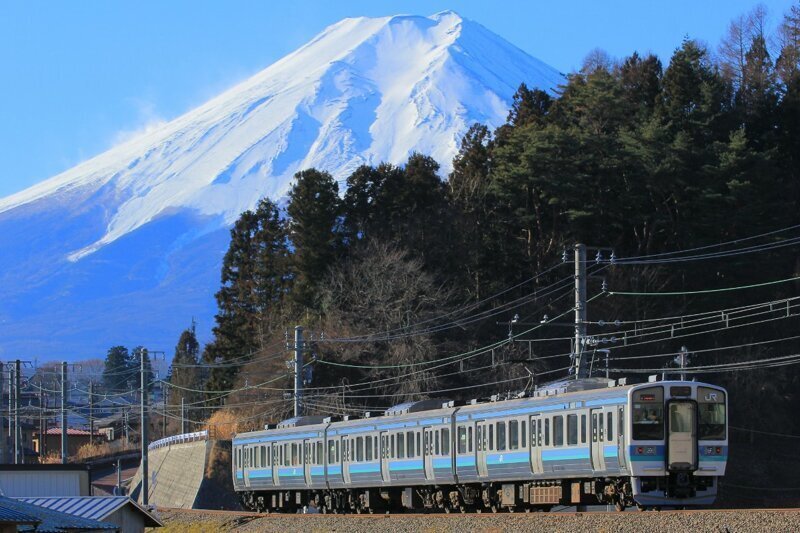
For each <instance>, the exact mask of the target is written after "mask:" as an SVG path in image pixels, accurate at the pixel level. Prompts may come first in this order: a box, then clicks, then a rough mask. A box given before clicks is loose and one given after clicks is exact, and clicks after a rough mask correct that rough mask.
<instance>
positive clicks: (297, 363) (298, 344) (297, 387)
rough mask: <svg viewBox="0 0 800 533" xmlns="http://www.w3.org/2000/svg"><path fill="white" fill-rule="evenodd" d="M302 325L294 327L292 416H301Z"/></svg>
mask: <svg viewBox="0 0 800 533" xmlns="http://www.w3.org/2000/svg"><path fill="white" fill-rule="evenodd" d="M302 397H303V326H295V327H294V416H302V414H303V407H302V404H301V401H302Z"/></svg>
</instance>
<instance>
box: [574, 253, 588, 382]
mask: <svg viewBox="0 0 800 533" xmlns="http://www.w3.org/2000/svg"><path fill="white" fill-rule="evenodd" d="M585 340H586V245H584V244H576V245H575V346H574V349H573V357H574V361H573V362H574V365H575V378H576V379H583V378H586V377H589V376H588V372H587V371H586V358H585V357H584V356H583V355H584V351H585V350H584V348H585V346H584V342H585Z"/></svg>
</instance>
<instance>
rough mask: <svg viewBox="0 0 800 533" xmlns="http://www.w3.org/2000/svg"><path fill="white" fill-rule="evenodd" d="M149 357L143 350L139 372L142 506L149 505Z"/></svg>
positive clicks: (140, 354) (140, 356)
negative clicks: (147, 372)
mask: <svg viewBox="0 0 800 533" xmlns="http://www.w3.org/2000/svg"><path fill="white" fill-rule="evenodd" d="M146 356H147V353H146V352H145V351H144V350H142V351H141V353H139V363H140V365H139V366H140V368H139V371H140V373H141V377H140V380H141V381H140V382H139V384H140V385H141V389H140V405H139V408H140V409H141V411H142V412H141V415H142V416H141V421H140V422H139V423H140V426H139V435H140V440H141V443H140V444H141V447H142V505H144V506H147V504H148V490H149V489H148V487H147V482H148V481H149V480H148V477H149V476H150V473H149V472H148V469H147V413H146V412H145V406H146V404H147V376H146V375H145V366H144V359H145V357H146Z"/></svg>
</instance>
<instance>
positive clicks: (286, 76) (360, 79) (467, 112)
mask: <svg viewBox="0 0 800 533" xmlns="http://www.w3.org/2000/svg"><path fill="white" fill-rule="evenodd" d="M561 81H563V76H562V75H561V74H560V73H558V72H557V71H556V70H555V69H552V68H551V67H548V66H547V65H545V64H544V63H542V62H541V61H539V60H537V59H535V58H533V57H531V56H529V55H527V54H526V53H524V52H523V51H521V50H520V49H519V48H517V47H515V46H513V45H512V44H510V43H507V42H506V41H504V40H503V39H502V38H500V37H499V36H497V35H495V34H493V33H492V32H490V31H489V30H487V29H486V28H484V27H483V26H481V25H480V24H477V23H475V22H472V21H469V20H467V19H463V18H461V17H460V16H459V15H457V14H456V13H453V12H450V11H445V12H441V13H438V14H436V15H432V16H431V17H420V16H414V15H398V16H391V17H382V18H367V17H357V18H349V19H344V20H342V21H339V22H337V23H335V24H332V25H331V26H328V27H327V28H326V29H325V30H323V31H322V32H320V34H318V35H317V36H315V37H314V38H313V39H311V40H310V41H309V42H308V43H306V44H305V45H303V46H301V47H300V48H298V49H297V50H295V51H294V52H291V53H290V54H288V55H286V56H284V57H283V58H281V59H279V60H278V61H276V62H275V63H273V64H272V65H270V66H268V67H266V68H265V69H263V70H262V71H260V72H258V73H256V74H255V75H253V76H251V77H250V78H248V79H246V80H244V81H242V82H241V83H238V84H236V85H235V86H233V87H231V88H229V89H228V90H226V91H223V92H222V93H221V94H220V95H218V96H216V97H214V98H212V99H210V100H209V101H208V102H206V103H204V104H202V105H200V106H198V107H197V108H195V109H192V110H190V111H188V112H186V113H184V114H182V115H180V116H178V117H176V118H175V119H173V120H170V121H168V122H166V123H164V124H162V125H160V126H159V127H157V128H154V129H153V130H151V131H148V132H147V134H145V135H141V136H138V137H135V138H133V139H130V140H128V141H126V142H124V143H121V144H119V145H117V146H115V147H113V148H111V149H109V150H108V151H106V152H103V153H101V154H98V155H97V156H95V157H93V158H91V159H89V160H87V161H84V162H82V163H80V164H78V165H76V166H75V167H73V168H71V169H69V170H67V171H65V172H62V173H60V174H58V175H56V176H54V177H52V178H50V179H48V180H45V181H43V182H41V183H39V184H36V185H34V186H33V187H30V188H28V189H25V190H23V191H20V192H18V193H16V194H13V195H10V196H7V197H5V198H0V231H12V232H13V231H17V232H24V233H23V235H21V236H15V235H12V236H6V237H0V245H2V246H3V248H4V249H6V250H9V252H10V253H9V254H8V255H7V256H6V260H2V259H0V280H4V282H6V283H9V284H10V286H11V288H10V289H7V290H6V292H7V293H8V294H10V295H16V296H17V297H19V298H23V297H24V295H27V297H28V299H30V298H36V299H37V301H38V302H42V301H48V302H59V303H62V304H63V303H64V302H75V301H81V302H82V304H81V305H85V306H88V308H91V309H99V308H101V307H103V306H102V305H99V303H98V302H99V301H100V300H102V301H107V300H108V299H109V298H111V299H115V298H117V299H122V300H125V298H123V296H125V295H127V296H129V297H130V299H134V300H135V299H136V298H138V296H137V295H138V294H141V292H140V291H141V287H140V285H141V284H140V283H139V281H138V280H139V278H138V274H136V273H135V271H134V270H132V269H131V268H132V267H130V266H129V263H138V262H139V261H141V260H144V258H145V257H147V258H149V259H150V262H152V263H154V264H158V265H160V266H159V267H158V268H155V269H154V270H150V269H149V267H148V268H145V269H144V270H146V271H148V272H149V274H148V276H146V277H147V279H148V282H149V285H148V290H150V291H152V290H154V289H155V288H161V289H163V290H164V291H166V292H169V291H170V290H173V289H174V288H175V285H174V284H175V283H176V282H175V280H174V279H173V278H171V277H170V276H169V275H168V274H169V272H174V271H175V269H176V268H177V266H176V265H175V264H173V263H172V262H171V258H173V257H175V256H176V254H178V255H180V254H185V253H186V251H187V250H188V249H190V248H193V247H194V248H198V249H203V250H207V249H208V248H207V247H208V243H209V242H210V241H209V239H211V240H214V242H215V243H216V244H215V245H214V247H213V249H214V257H211V258H209V259H208V261H207V262H206V264H203V265H200V266H198V267H197V268H199V269H202V270H204V272H206V273H205V274H203V275H200V277H199V278H198V279H202V280H203V283H208V284H210V285H211V286H209V287H204V288H203V290H202V291H201V292H202V295H200V296H198V295H197V291H192V290H189V288H186V287H184V288H183V289H185V291H184V292H187V293H188V294H190V295H193V296H192V298H195V297H196V298H195V301H199V300H202V301H203V303H202V305H199V307H198V309H199V310H198V312H197V313H192V314H196V315H198V316H200V318H201V319H204V320H209V321H210V317H211V316H213V292H214V291H215V290H216V288H217V287H216V286H214V285H215V283H217V284H218V281H215V280H214V278H215V277H217V276H218V272H219V262H220V261H221V254H222V253H224V241H225V235H226V234H227V228H228V227H229V226H230V225H231V224H232V223H233V221H234V220H235V219H236V218H237V217H238V216H239V214H240V213H241V212H243V211H244V210H246V209H250V208H252V207H254V206H255V204H256V202H257V201H258V200H259V199H260V198H261V197H263V196H269V197H271V198H273V199H280V198H281V197H283V196H284V195H285V194H286V193H287V192H288V189H289V187H290V186H291V182H292V177H293V175H294V173H295V172H297V171H299V170H302V169H304V168H309V167H315V168H318V169H320V170H326V171H329V172H331V173H332V174H333V175H334V176H335V177H336V178H337V179H339V180H343V179H344V178H346V176H347V175H349V173H351V172H352V171H353V170H355V168H357V167H358V166H359V165H362V164H371V165H375V164H378V163H380V162H383V161H387V162H391V163H395V164H400V163H402V162H404V161H405V159H406V158H407V157H408V155H409V154H410V153H411V152H413V151H418V152H422V153H425V154H426V155H431V156H432V157H434V159H436V160H437V161H439V163H440V164H442V166H443V174H444V173H446V172H447V171H448V170H449V167H450V164H451V162H452V157H453V156H454V155H455V153H456V151H457V149H458V143H459V141H460V138H461V136H462V135H463V133H464V132H465V131H466V129H467V128H468V127H469V126H470V125H471V124H472V123H474V122H481V123H486V124H488V125H489V126H491V127H496V126H498V125H499V124H501V123H502V122H503V121H504V119H505V116H506V115H507V113H508V108H509V105H510V101H511V96H512V95H513V92H514V90H516V88H517V87H518V86H519V84H520V83H523V82H524V83H527V84H528V85H529V86H537V87H539V88H542V89H544V90H547V91H550V92H552V91H554V89H555V87H556V86H557V85H558V84H559V83H561ZM153 225H156V226H158V227H160V228H167V229H164V230H163V231H162V233H161V235H160V236H159V235H154V234H153V231H152V230H146V228H147V227H148V226H153ZM2 228H5V230H2ZM142 232H143V233H142ZM137 233H142V235H148V236H149V237H148V239H150V241H148V243H149V244H148V246H150V247H154V248H157V249H158V250H160V251H159V253H160V254H162V255H160V256H158V255H153V254H154V252H151V251H149V250H146V249H144V250H143V249H137V250H123V249H124V248H125V247H126V246H133V245H132V244H129V243H133V242H136V243H138V244H136V246H144V244H142V242H141V240H142V237H137ZM212 235H214V237H211V236H212ZM204 239H205V240H204ZM160 240H165V241H167V242H165V243H162V242H160ZM32 242H33V243H37V246H38V247H37V246H33V245H32ZM117 243H119V244H117ZM115 244H116V245H115ZM101 252H102V253H101ZM132 252H138V253H139V254H140V255H141V256H142V257H141V258H138V257H130V254H131V253H132ZM120 262H122V263H123V264H120ZM103 265H106V266H105V267H103ZM104 268H105V270H104ZM90 273H91V274H90ZM212 273H214V275H213V276H212V275H211V274H212ZM90 275H91V276H95V277H97V278H98V279H99V280H100V281H98V283H99V284H101V285H103V284H104V285H107V286H108V293H107V294H99V295H97V299H95V300H92V299H89V300H87V301H84V297H83V296H81V294H80V292H81V291H83V292H84V293H86V292H87V291H88V292H89V293H93V292H94V291H92V290H91V289H90V288H89V287H88V285H87V284H86V283H84V281H85V279H86V277H87V276H90ZM190 275H191V276H196V275H199V273H198V272H194V273H190ZM217 280H218V277H217ZM47 287H49V289H46V288H47ZM179 292H180V291H179ZM182 294H183V293H182ZM191 308H192V306H191V305H187V309H191ZM81 312H83V310H82V311H81ZM182 312H184V311H182ZM51 314H52V313H51ZM78 314H80V313H78ZM46 316H48V315H47V312H45V313H42V312H41V309H38V310H37V304H36V303H35V302H22V301H16V303H14V302H11V303H0V338H3V337H4V336H5V333H4V327H10V325H14V324H15V325H19V326H22V330H23V331H24V330H25V329H26V328H28V326H33V325H37V326H36V328H34V329H37V328H38V327H39V326H38V324H39V323H40V322H41V321H42V320H46ZM79 318H80V317H78V316H76V320H78V319H79ZM99 319H102V314H101V316H100V317H99ZM120 321H122V319H121V318H120ZM120 323H121V322H120ZM26 324H27V325H26ZM6 331H7V330H6ZM37 331H38V329H37ZM207 331H208V328H206V332H207ZM177 333H179V332H175V335H177ZM109 336H110V335H109ZM16 337H19V335H16ZM20 342H21V345H23V346H24V341H22V340H20Z"/></svg>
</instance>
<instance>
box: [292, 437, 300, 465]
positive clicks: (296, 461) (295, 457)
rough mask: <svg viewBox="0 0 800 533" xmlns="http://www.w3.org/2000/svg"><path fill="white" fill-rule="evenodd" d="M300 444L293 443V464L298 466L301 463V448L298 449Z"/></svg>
mask: <svg viewBox="0 0 800 533" xmlns="http://www.w3.org/2000/svg"><path fill="white" fill-rule="evenodd" d="M298 448H299V446H298V445H297V443H295V442H293V443H292V466H297V465H299V464H300V450H299V449H298Z"/></svg>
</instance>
